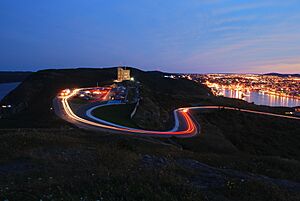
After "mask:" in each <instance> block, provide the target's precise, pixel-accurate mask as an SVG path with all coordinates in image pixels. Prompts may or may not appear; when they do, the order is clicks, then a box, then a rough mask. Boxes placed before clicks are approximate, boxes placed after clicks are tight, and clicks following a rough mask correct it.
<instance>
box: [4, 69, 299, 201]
mask: <svg viewBox="0 0 300 201" xmlns="http://www.w3.org/2000/svg"><path fill="white" fill-rule="evenodd" d="M132 75H133V76H134V77H135V79H136V80H138V81H140V82H141V98H142V99H141V102H140V107H139V108H138V111H137V114H136V115H135V117H134V119H133V120H132V121H133V123H135V124H137V126H139V127H142V128H151V129H153V128H154V129H166V128H169V127H171V126H172V123H173V122H172V120H173V117H172V111H173V109H175V108H177V107H184V106H191V105H204V104H209V105H214V104H217V105H218V104H222V105H230V106H238V107H243V108H252V109H257V110H264V111H272V112H278V113H280V112H282V111H284V110H286V108H272V107H261V106H256V105H253V104H249V103H246V102H244V101H239V100H233V99H227V98H221V97H214V96H212V95H211V94H210V92H209V90H208V89H207V88H206V87H205V86H202V85H198V84H196V83H195V82H192V81H189V80H183V79H178V80H174V79H169V78H164V76H163V75H164V74H163V73H160V72H143V71H140V70H137V69H132ZM115 78H116V69H115V68H110V69H69V70H45V71H39V72H37V73H33V74H32V75H30V76H29V77H28V78H27V79H26V80H25V81H24V82H23V83H22V84H21V85H20V86H19V87H18V88H17V89H16V90H14V91H13V92H12V93H10V95H9V96H7V97H6V98H5V99H4V102H5V103H11V104H13V110H11V111H4V112H3V111H2V114H1V115H4V116H5V118H2V119H0V123H1V124H0V126H1V127H2V128H1V129H0V140H1V142H2V146H1V147H0V200H23V201H26V200H116V201H117V200H118V201H119V200H147V201H148V200H153V201H159V200H172V201H173V200H178V201H179V200H201V201H202V200H213V201H229V200H230V201H252V200H253V201H264V200H276V201H298V200H299V197H300V193H299V192H300V183H299V182H300V174H299V173H300V161H299V160H300V155H299V153H300V148H299V144H300V138H299V137H300V136H299V133H300V130H299V129H300V122H299V121H296V120H288V119H282V118H275V117H267V116H261V115H254V114H246V113H241V112H239V111H227V110H214V111H203V110H201V111H193V112H192V115H193V116H194V118H195V119H197V121H198V122H199V123H200V125H201V133H200V135H198V136H195V137H193V138H187V139H184V138H182V139H179V138H170V139H166V138H162V139H159V138H151V137H141V136H139V135H131V136H128V135H122V134H120V135H118V134H109V133H104V132H91V131H86V130H81V129H78V128H76V127H74V126H73V125H70V124H68V123H66V122H64V121H63V120H61V119H59V118H58V117H56V116H55V115H54V113H53V110H51V109H50V108H51V107H52V98H54V97H55V96H56V94H57V93H58V92H59V91H60V90H62V89H64V88H72V87H85V86H94V85H96V83H97V82H99V85H106V84H110V83H111V82H112V81H113V80H114V79H115ZM77 104H79V103H77ZM108 109H109V108H108ZM107 112H109V111H107ZM123 112H124V114H122V118H123V117H124V118H125V116H128V113H129V112H128V111H127V112H126V111H123ZM126 113H127V114H126ZM116 114H117V113H113V114H111V115H116ZM110 118H114V119H115V117H114V116H113V117H110Z"/></svg>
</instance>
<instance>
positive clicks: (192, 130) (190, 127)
mask: <svg viewBox="0 0 300 201" xmlns="http://www.w3.org/2000/svg"><path fill="white" fill-rule="evenodd" d="M80 90H82V89H75V90H73V91H72V92H71V93H70V94H69V95H67V96H61V99H62V100H61V103H62V106H63V108H64V111H65V112H66V114H67V115H68V117H69V118H71V119H72V120H75V121H78V122H81V123H84V124H87V125H90V126H95V127H99V128H103V129H109V130H114V131H122V132H127V133H141V134H148V135H195V134H197V133H198V130H197V126H196V124H195V123H194V121H193V120H192V119H191V117H190V116H189V114H188V111H187V110H186V109H178V110H176V112H178V114H179V115H182V117H183V119H184V120H185V123H186V127H187V128H186V129H185V130H183V131H150V130H142V129H133V128H123V127H121V126H120V127H118V126H110V125H106V124H101V123H96V122H93V121H89V120H86V119H84V118H81V117H79V116H77V115H76V114H75V113H74V112H73V110H72V109H71V107H70V105H69V103H68V100H69V99H70V98H71V97H73V96H75V95H76V94H77V93H78V92H79V91H80Z"/></svg>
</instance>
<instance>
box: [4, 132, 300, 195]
mask: <svg viewBox="0 0 300 201" xmlns="http://www.w3.org/2000/svg"><path fill="white" fill-rule="evenodd" d="M0 140H1V142H2V146H1V147H0V153H1V157H0V159H1V160H0V200H5V199H8V200H22V201H27V200H40V199H42V200H112V201H114V200H116V201H117V200H133V201H134V200H155V201H157V200H158V201H160V200H167V201H168V200H170V201H171V200H175V201H176V200H178V201H179V200H199V201H200V200H218V201H223V200H224V201H225V200H239V201H246V200H247V201H248V200H289V201H293V200H297V196H299V193H298V194H297V193H296V192H288V191H286V190H284V189H281V188H279V187H277V186H272V185H270V184H264V183H261V182H251V181H245V182H242V183H241V181H236V180H232V179H229V178H228V181H227V183H226V185H225V186H224V187H222V188H217V189H214V188H212V189H204V190H203V189H202V190H201V189H199V188H197V186H194V185H193V184H192V183H191V182H190V177H192V178H193V177H194V174H197V172H193V171H189V170H187V169H183V168H180V167H178V166H176V165H175V164H174V163H173V161H174V160H176V159H177V158H183V157H186V158H191V159H197V158H199V159H201V160H203V158H205V157H206V158H209V157H210V155H209V154H203V153H202V154H200V153H197V152H192V151H189V150H182V149H180V148H176V147H174V146H166V145H163V144H160V143H157V140H151V139H150V138H149V139H147V140H146V139H145V138H139V137H133V136H120V135H107V134H105V133H97V135H95V133H92V132H86V131H81V130H78V129H56V130H55V129H32V130H30V129H28V130H18V129H15V130H0ZM145 155H150V156H155V157H157V158H165V159H166V160H167V161H169V162H168V163H166V164H165V165H164V166H162V167H158V166H153V165H150V166H144V162H143V157H144V156H145ZM220 160H224V159H223V158H222V157H221V156H220ZM4 167H6V169H8V170H9V171H6V170H5V168H4ZM4 171H6V172H5V173H4ZM266 192H267V193H266Z"/></svg>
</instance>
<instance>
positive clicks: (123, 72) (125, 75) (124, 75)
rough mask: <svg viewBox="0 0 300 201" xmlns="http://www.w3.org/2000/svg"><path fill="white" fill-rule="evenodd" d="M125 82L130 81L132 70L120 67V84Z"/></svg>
mask: <svg viewBox="0 0 300 201" xmlns="http://www.w3.org/2000/svg"><path fill="white" fill-rule="evenodd" d="M124 80H130V70H127V69H126V68H125V69H123V68H122V67H119V68H118V82H122V81H124Z"/></svg>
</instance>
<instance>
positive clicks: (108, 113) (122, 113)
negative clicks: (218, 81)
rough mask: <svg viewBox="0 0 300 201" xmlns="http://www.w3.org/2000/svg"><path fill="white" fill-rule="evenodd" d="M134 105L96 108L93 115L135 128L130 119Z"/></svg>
mask: <svg viewBox="0 0 300 201" xmlns="http://www.w3.org/2000/svg"><path fill="white" fill-rule="evenodd" d="M134 107H135V104H122V105H111V106H105V107H100V108H97V109H95V110H94V111H93V115H94V116H96V117H98V118H100V119H103V120H106V121H109V122H112V123H116V124H119V125H123V126H128V127H131V128H137V127H138V126H137V125H136V124H135V122H134V121H132V120H131V119H130V114H131V113H132V111H133V109H134Z"/></svg>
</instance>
